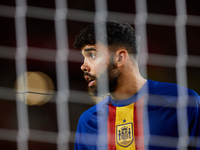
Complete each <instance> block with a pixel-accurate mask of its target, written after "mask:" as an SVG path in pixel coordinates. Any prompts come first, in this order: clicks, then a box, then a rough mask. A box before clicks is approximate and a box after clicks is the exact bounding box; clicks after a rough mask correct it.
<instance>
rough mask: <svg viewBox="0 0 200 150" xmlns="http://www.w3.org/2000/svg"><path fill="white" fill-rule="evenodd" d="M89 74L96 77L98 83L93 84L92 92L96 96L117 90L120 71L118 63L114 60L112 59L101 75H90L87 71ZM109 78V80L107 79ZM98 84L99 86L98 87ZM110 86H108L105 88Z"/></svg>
mask: <svg viewBox="0 0 200 150" xmlns="http://www.w3.org/2000/svg"><path fill="white" fill-rule="evenodd" d="M86 74H87V75H88V76H90V77H92V78H93V79H96V81H97V85H96V86H91V87H90V89H91V92H92V93H93V95H94V96H100V95H104V94H107V93H108V92H109V93H112V92H114V91H115V90H116V88H117V86H118V79H119V77H120V71H119V70H118V68H117V67H116V65H115V64H114V63H113V60H112V59H111V60H110V64H109V65H108V67H107V68H106V69H105V71H103V73H101V74H100V76H99V77H95V76H93V75H90V74H88V73H86ZM107 79H108V80H107ZM97 86H98V87H97ZM106 86H108V88H105V87H106Z"/></svg>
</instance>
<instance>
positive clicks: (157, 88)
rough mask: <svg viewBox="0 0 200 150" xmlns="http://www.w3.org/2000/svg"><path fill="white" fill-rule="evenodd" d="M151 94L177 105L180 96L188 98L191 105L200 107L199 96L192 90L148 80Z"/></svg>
mask: <svg viewBox="0 0 200 150" xmlns="http://www.w3.org/2000/svg"><path fill="white" fill-rule="evenodd" d="M148 82H149V84H148V86H149V94H150V95H153V96H152V97H154V98H155V97H159V99H160V98H162V99H163V100H165V101H168V102H170V103H173V104H175V105H176V103H177V99H178V97H179V96H182V97H185V98H188V103H190V104H189V105H193V106H195V107H196V106H198V105H199V103H200V97H199V95H198V94H197V93H196V92H195V91H194V90H192V89H189V88H186V87H183V86H180V85H177V84H174V83H166V82H159V81H153V80H148Z"/></svg>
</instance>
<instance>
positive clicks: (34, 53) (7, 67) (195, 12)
mask: <svg viewBox="0 0 200 150" xmlns="http://www.w3.org/2000/svg"><path fill="white" fill-rule="evenodd" d="M119 6H120V7H119ZM106 19H109V20H119V21H124V22H128V23H130V24H131V25H133V26H134V28H135V29H136V32H137V34H138V35H140V37H141V53H140V56H139V65H140V70H141V73H142V75H143V77H145V78H151V79H153V80H158V81H164V82H174V83H177V84H179V85H182V86H185V87H189V88H191V89H193V90H195V91H196V92H197V93H199V91H200V87H199V76H200V69H199V68H200V61H199V60H200V53H199V48H200V42H199V40H198V38H199V35H200V13H199V8H198V2H195V1H193V2H192V1H189V0H187V1H185V0H176V1H168V2H167V3H166V2H163V3H161V2H160V1H158V0H157V1H156V2H152V1H150V0H148V1H146V0H135V1H126V2H123V1H121V2H116V1H112V0H111V1H108V0H107V1H106V0H95V1H92V0H91V1H88V2H83V1H79V0H76V1H74V0H55V1H54V0H51V1H48V0H45V1H42V2H35V1H30V0H27V1H26V0H16V1H15V2H14V1H4V2H0V33H1V36H0V69H1V77H0V116H1V123H0V149H6V150H14V149H16V150H28V149H30V150H32V149H37V150H40V149H41V150H43V149H48V150H51V149H52V150H55V149H58V150H67V149H73V145H74V138H75V130H76V125H77V122H78V118H79V116H80V114H81V113H82V112H83V111H85V110H86V109H88V108H90V107H91V106H92V105H94V103H95V98H93V97H92V96H91V97H89V96H88V92H87V85H86V83H85V81H84V79H83V76H82V74H83V73H82V71H81V70H80V65H81V63H82V62H83V58H82V56H81V53H80V51H79V50H74V49H73V42H74V40H75V36H76V35H77V34H78V33H79V31H80V30H81V28H82V27H86V25H88V24H90V23H94V22H99V21H104V20H106ZM24 72H29V74H24ZM38 72H42V73H44V74H46V75H48V77H49V78H50V80H51V81H52V82H53V86H52V88H50V85H49V82H46V81H47V78H44V79H43V77H44V76H43V75H42V76H39V75H41V74H40V73H38ZM31 75H32V76H31ZM20 76H21V79H22V80H19V77H20ZM37 77H38V78H37ZM36 78H37V79H38V80H36V81H37V82H43V81H44V84H42V85H41V88H42V90H43V91H42V92H41V91H37V90H35V89H34V88H33V87H34V85H35V84H34V82H35V79H36ZM49 78H48V79H49ZM22 82H23V83H22ZM17 85H18V88H19V89H21V90H22V91H16V86H17ZM27 86H28V87H29V88H28V89H27V88H25V87H27ZM44 89H49V91H50V92H49V91H44ZM52 90H53V92H52ZM179 92H180V93H181V95H184V93H185V91H179ZM16 93H17V95H20V96H16ZM52 93H53V94H52ZM31 94H32V95H31ZM185 95H186V94H185ZM34 96H38V97H36V98H35V99H38V102H33V101H32V100H33V99H31V97H34ZM42 96H43V97H45V98H48V100H46V99H45V100H46V101H45V102H44V98H43V97H42ZM48 96H49V97H50V98H49V97H48ZM180 98H181V97H180ZM184 98H185V99H186V100H187V98H186V96H184ZM26 100H27V102H25V103H26V104H29V105H26V104H24V103H22V102H21V101H26ZM186 102H187V101H186ZM184 105H186V103H178V115H181V114H182V113H183V110H182V109H181V108H183V107H184ZM186 122H187V120H185V119H180V118H179V125H180V126H179V136H180V137H182V138H180V139H178V140H179V149H180V150H182V149H183V147H184V146H185V144H186V143H187V142H186V141H187V136H188V133H187V132H185V131H186V130H185V129H184V126H181V124H185V123H186ZM147 137H148V136H147ZM154 138H155V141H156V139H159V140H160V142H159V144H160V145H158V146H163V147H165V146H168V147H170V146H169V145H170V144H171V141H174V140H177V139H174V137H156V136H155V137H154ZM147 141H148V139H147ZM156 143H157V142H155V144H156ZM145 144H148V143H145ZM151 144H153V142H152V143H151ZM172 146H173V145H172ZM199 146H200V145H199Z"/></svg>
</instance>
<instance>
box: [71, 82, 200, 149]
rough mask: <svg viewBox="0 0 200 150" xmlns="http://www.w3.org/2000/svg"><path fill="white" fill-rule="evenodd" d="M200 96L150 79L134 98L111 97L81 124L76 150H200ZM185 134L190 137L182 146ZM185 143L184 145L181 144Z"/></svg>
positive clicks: (81, 120) (78, 130) (177, 86)
mask: <svg viewBox="0 0 200 150" xmlns="http://www.w3.org/2000/svg"><path fill="white" fill-rule="evenodd" d="M199 107H200V97H199V95H198V94H197V93H196V92H194V91H193V90H191V89H188V88H185V87H182V86H179V85H176V84H172V83H163V82H157V81H153V80H148V81H147V82H146V83H145V85H144V86H143V87H142V88H141V89H140V90H139V91H138V93H136V94H135V95H133V96H132V97H130V98H128V99H125V100H113V99H112V97H111V96H108V97H107V98H105V99H104V100H103V101H101V102H100V103H98V104H97V105H95V106H93V107H91V108H90V109H88V110H87V111H85V112H84V113H83V114H82V115H81V117H80V119H79V122H78V126H77V131H76V138H75V148H74V149H75V150H86V149H87V150H96V149H97V150H161V149H162V150H176V149H178V148H180V146H183V147H184V146H185V147H187V148H188V149H191V150H200V108H199ZM182 135H187V136H186V139H185V141H184V142H185V143H181V142H180V139H182V138H184V137H182ZM181 144H182V145H181Z"/></svg>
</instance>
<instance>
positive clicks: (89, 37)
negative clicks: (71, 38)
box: [74, 21, 139, 60]
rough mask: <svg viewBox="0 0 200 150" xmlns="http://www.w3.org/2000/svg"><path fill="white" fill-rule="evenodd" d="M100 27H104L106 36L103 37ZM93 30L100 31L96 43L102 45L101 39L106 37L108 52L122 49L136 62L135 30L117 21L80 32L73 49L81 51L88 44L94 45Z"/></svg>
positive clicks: (136, 43)
mask: <svg viewBox="0 0 200 150" xmlns="http://www.w3.org/2000/svg"><path fill="white" fill-rule="evenodd" d="M102 25H106V32H107V35H106V36H105V35H104V33H105V32H103V29H102ZM95 28H98V30H99V31H100V37H98V42H101V43H103V41H104V40H103V39H104V38H105V37H107V44H108V47H109V50H110V51H116V50H118V48H124V49H126V51H127V52H128V53H129V54H130V55H132V56H133V58H135V59H136V60H137V57H138V53H139V37H138V36H136V34H135V30H134V29H133V28H132V26H131V25H130V24H128V23H123V22H119V21H107V22H104V23H98V24H96V25H90V26H88V27H87V28H85V29H83V30H81V33H80V34H79V35H78V36H77V37H76V40H75V42H74V48H76V49H81V48H83V47H84V46H86V45H88V44H91V45H94V44H96V43H97V42H96V40H95Z"/></svg>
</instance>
